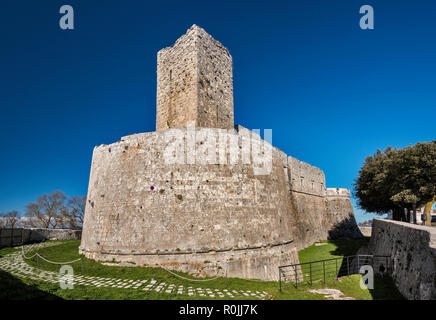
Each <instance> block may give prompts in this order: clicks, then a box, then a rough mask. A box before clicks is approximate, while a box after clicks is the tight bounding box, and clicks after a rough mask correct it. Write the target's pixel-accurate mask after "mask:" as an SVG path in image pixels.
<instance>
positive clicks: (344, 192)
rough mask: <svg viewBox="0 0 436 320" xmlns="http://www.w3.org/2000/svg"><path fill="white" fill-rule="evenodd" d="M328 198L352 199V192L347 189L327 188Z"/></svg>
mask: <svg viewBox="0 0 436 320" xmlns="http://www.w3.org/2000/svg"><path fill="white" fill-rule="evenodd" d="M326 196H327V197H344V198H350V197H351V192H350V190H348V189H345V188H327V189H326Z"/></svg>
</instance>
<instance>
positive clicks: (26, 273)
mask: <svg viewBox="0 0 436 320" xmlns="http://www.w3.org/2000/svg"><path fill="white" fill-rule="evenodd" d="M59 244H60V243H56V242H47V243H39V244H31V245H25V246H24V252H25V255H26V256H28V255H30V256H31V255H32V254H31V253H30V254H29V253H27V252H31V251H33V250H35V249H39V248H43V247H48V246H53V245H59ZM60 267H61V266H59V268H60ZM0 269H2V270H4V271H6V272H8V273H10V274H11V275H13V276H15V277H17V278H22V279H31V280H35V281H44V282H51V283H59V281H60V280H61V279H62V275H61V274H60V273H58V272H52V271H45V270H40V269H37V268H35V267H32V266H30V265H29V264H27V263H26V262H25V261H24V259H23V257H22V254H21V250H20V251H17V252H14V253H10V254H8V255H5V256H4V257H2V258H0ZM73 283H74V285H78V286H91V287H97V288H99V287H112V288H123V289H128V290H142V291H156V292H158V293H162V294H185V295H188V296H199V297H206V296H207V297H210V298H215V297H219V298H229V299H232V298H236V297H242V298H247V297H254V298H257V299H267V298H268V294H267V293H266V292H265V291H262V292H260V291H253V292H252V291H250V290H232V291H229V290H227V289H223V290H220V289H211V288H197V287H196V288H194V287H192V286H189V287H186V286H184V285H176V284H172V283H166V282H160V281H157V280H155V279H153V278H152V279H138V280H132V279H117V278H105V277H92V276H85V275H74V276H73Z"/></svg>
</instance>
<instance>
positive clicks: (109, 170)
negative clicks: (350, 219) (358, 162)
mask: <svg viewBox="0 0 436 320" xmlns="http://www.w3.org/2000/svg"><path fill="white" fill-rule="evenodd" d="M187 130H188V129H187V128H174V129H170V130H166V131H163V132H151V133H145V134H138V135H134V136H129V137H125V138H122V140H121V141H119V142H118V143H115V144H112V145H109V146H105V145H102V146H99V147H96V148H95V149H94V153H93V159H92V169H91V175H90V181H89V189H88V197H87V199H88V202H87V205H86V214H85V222H84V230H83V237H82V243H81V247H80V249H81V252H84V253H85V254H87V256H89V257H93V258H96V259H99V258H100V259H102V260H107V257H111V256H118V258H117V260H123V259H130V260H133V261H135V262H136V263H139V264H146V265H164V266H166V267H170V268H173V269H178V270H185V271H186V270H189V271H190V272H195V270H197V271H196V272H197V273H201V272H203V271H202V269H203V268H204V266H203V265H202V264H201V265H199V264H198V263H200V262H204V261H210V262H213V263H214V264H215V265H217V266H221V267H223V266H222V264H225V267H226V268H227V266H228V265H229V264H230V265H229V266H228V268H229V270H238V271H235V273H233V274H229V276H240V277H245V278H253V277H257V278H262V279H270V280H272V279H275V278H276V277H277V270H276V269H275V268H276V267H277V264H276V263H274V262H273V261H276V262H277V261H280V262H281V263H288V264H289V263H297V262H298V256H297V254H296V249H295V246H294V244H293V234H292V224H291V221H292V217H291V215H290V211H289V208H290V203H289V201H290V199H289V197H288V176H287V172H286V155H285V154H283V152H281V151H279V150H278V149H275V148H274V149H273V151H272V155H273V157H272V171H271V173H270V174H264V175H255V174H254V173H253V166H252V165H251V164H244V163H243V162H242V158H241V161H237V162H236V163H234V164H230V159H229V163H228V164H199V162H202V161H204V160H205V159H203V158H202V157H203V155H200V154H196V158H197V159H196V163H193V164H186V163H183V164H177V163H175V164H167V163H166V161H165V158H164V155H165V154H166V153H165V152H166V151H165V150H167V147H168V145H169V143H173V141H172V140H170V142H168V138H167V137H168V136H177V137H179V138H180V137H181V141H182V145H185V144H186V137H187V134H188V131H187ZM245 130H246V129H245ZM246 131H248V130H246ZM195 132H196V135H198V137H197V139H196V141H195V143H196V146H197V148H201V147H202V146H205V145H206V144H207V143H206V141H205V140H204V139H203V138H202V137H203V136H204V133H207V134H216V135H217V136H218V134H219V133H220V132H222V131H221V130H220V129H211V128H196V129H195ZM242 133H243V130H241V129H240V131H235V130H233V131H229V138H230V139H231V138H232V137H233V138H236V142H237V144H236V146H237V147H238V146H239V149H240V150H242V149H243V137H244V135H243V134H242ZM207 134H206V135H207ZM254 139H256V137H255V136H254ZM176 140H177V139H176ZM217 149H218V148H216V147H215V148H214V149H213V150H217ZM185 151H186V152H185ZM185 151H184V152H183V156H184V157H186V156H189V154H187V150H185ZM206 151H207V149H206ZM204 154H205V155H207V152H205V153H204ZM217 156H219V155H217ZM226 156H227V158H229V157H230V155H229V152H228V148H227V151H226ZM185 160H188V159H187V158H185ZM260 248H264V249H265V250H259V249H260ZM266 248H269V249H268V250H269V252H270V253H271V252H274V254H273V255H270V253H268V254H267V251H268V250H266ZM218 253H220V254H218ZM105 257H106V258H105ZM188 257H189V259H188ZM260 261H262V263H261V264H260ZM268 261H270V262H268ZM235 265H239V266H240V268H235V267H234V266H235ZM204 272H206V271H204ZM209 272H210V274H212V275H213V274H214V272H213V270H209Z"/></svg>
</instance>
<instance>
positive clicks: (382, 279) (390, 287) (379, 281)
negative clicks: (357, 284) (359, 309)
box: [369, 274, 405, 300]
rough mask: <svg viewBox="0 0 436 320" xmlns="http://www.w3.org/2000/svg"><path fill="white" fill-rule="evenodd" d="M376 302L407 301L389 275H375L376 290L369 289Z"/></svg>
mask: <svg viewBox="0 0 436 320" xmlns="http://www.w3.org/2000/svg"><path fill="white" fill-rule="evenodd" d="M369 293H370V294H371V296H372V298H373V299H374V300H405V298H404V297H403V296H402V295H401V293H400V291H398V289H397V287H396V286H395V283H394V281H393V280H392V278H391V277H390V276H389V275H386V274H385V275H384V276H381V275H379V274H375V275H374V289H369Z"/></svg>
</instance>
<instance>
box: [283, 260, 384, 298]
mask: <svg viewBox="0 0 436 320" xmlns="http://www.w3.org/2000/svg"><path fill="white" fill-rule="evenodd" d="M365 265H370V266H371V267H372V268H373V269H374V272H380V273H384V272H388V270H389V268H390V257H388V256H374V255H354V256H346V257H338V258H331V259H325V260H318V261H310V262H306V263H298V264H290V265H285V266H279V282H280V291H281V290H282V285H283V284H285V283H293V284H294V286H295V287H296V288H298V285H302V284H309V285H312V284H313V283H315V282H320V281H322V282H324V283H325V281H326V279H337V278H339V277H343V276H350V275H352V274H358V273H359V271H360V268H361V267H362V266H365Z"/></svg>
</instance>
